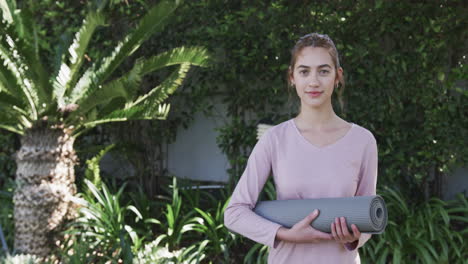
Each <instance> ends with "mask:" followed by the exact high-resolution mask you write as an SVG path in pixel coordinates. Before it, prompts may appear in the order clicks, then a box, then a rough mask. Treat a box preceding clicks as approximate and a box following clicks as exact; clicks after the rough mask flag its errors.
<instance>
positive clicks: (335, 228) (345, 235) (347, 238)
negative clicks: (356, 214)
mask: <svg viewBox="0 0 468 264" xmlns="http://www.w3.org/2000/svg"><path fill="white" fill-rule="evenodd" d="M351 229H352V231H353V232H352V233H350V232H349V231H348V226H347V225H346V219H345V218H344V217H339V218H335V222H333V223H331V231H332V236H333V238H334V239H335V241H337V242H340V243H343V244H346V243H353V242H356V241H357V240H359V238H360V237H361V232H359V229H358V228H357V226H356V225H355V224H352V225H351Z"/></svg>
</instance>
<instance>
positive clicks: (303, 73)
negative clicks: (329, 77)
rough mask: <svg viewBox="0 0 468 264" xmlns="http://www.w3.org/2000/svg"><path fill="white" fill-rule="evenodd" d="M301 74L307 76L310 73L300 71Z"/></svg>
mask: <svg viewBox="0 0 468 264" xmlns="http://www.w3.org/2000/svg"><path fill="white" fill-rule="evenodd" d="M299 73H300V74H301V75H305V74H307V73H308V71H299Z"/></svg>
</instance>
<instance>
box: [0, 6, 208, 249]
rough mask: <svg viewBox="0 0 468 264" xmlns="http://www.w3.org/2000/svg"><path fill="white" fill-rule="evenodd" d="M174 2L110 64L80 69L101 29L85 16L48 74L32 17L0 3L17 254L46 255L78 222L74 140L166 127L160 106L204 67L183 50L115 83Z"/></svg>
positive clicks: (3, 110) (153, 14)
mask: <svg viewBox="0 0 468 264" xmlns="http://www.w3.org/2000/svg"><path fill="white" fill-rule="evenodd" d="M178 2H179V1H177V3H174V2H171V1H169V0H166V1H162V2H161V3H159V4H157V5H156V6H155V7H153V8H151V9H150V10H149V11H148V12H147V14H146V15H145V16H143V17H142V18H141V20H140V21H139V23H138V25H137V26H136V27H135V28H134V29H133V30H132V31H131V32H130V33H128V34H127V35H126V36H125V37H124V38H123V40H122V41H120V42H119V43H118V44H117V45H116V46H115V48H114V49H113V51H112V53H111V54H110V55H109V56H108V57H105V58H103V59H102V60H99V61H97V62H96V63H94V64H93V65H92V66H91V67H89V68H87V69H81V68H82V67H81V66H82V64H83V58H84V57H85V52H86V50H87V48H88V44H89V42H90V39H91V37H92V35H93V32H94V31H95V30H96V28H97V27H99V26H101V25H104V23H105V17H104V15H103V11H102V9H101V8H98V9H96V10H93V11H89V13H88V14H87V16H86V18H85V19H84V20H83V24H82V26H81V28H80V30H79V31H78V32H77V33H76V34H75V37H74V39H73V42H72V44H71V46H70V47H69V49H68V53H67V54H62V56H61V57H62V58H63V59H62V61H61V63H60V65H57V66H59V67H57V68H58V69H59V70H57V71H56V72H53V71H50V70H49V69H48V68H46V66H45V65H44V63H43V62H44V60H43V59H42V58H41V56H40V50H39V49H40V47H39V45H38V43H39V39H38V37H37V25H36V24H35V23H34V22H33V21H32V19H31V14H30V13H31V12H30V11H28V10H27V9H23V10H17V7H16V3H15V1H14V0H0V8H1V10H2V21H1V24H0V33H1V35H0V128H3V129H6V130H8V131H11V132H13V133H17V134H19V135H21V148H20V149H19V150H18V152H17V154H16V163H17V171H16V183H17V188H16V190H15V193H14V198H13V200H14V212H15V213H14V214H15V216H14V219H15V245H14V246H15V250H16V251H17V252H21V253H27V254H34V255H38V256H42V257H44V256H46V255H48V254H49V252H50V250H51V247H52V246H51V245H52V239H53V238H54V234H56V232H57V231H59V230H60V226H61V225H62V224H63V223H64V221H65V220H66V219H73V218H74V217H75V215H76V210H75V206H74V203H73V202H72V198H73V195H74V194H75V193H76V186H75V184H74V181H75V174H74V166H75V165H76V164H77V158H76V154H75V151H74V148H73V143H74V141H75V139H76V138H77V137H78V136H80V135H82V134H83V133H84V132H86V131H87V130H89V129H91V128H93V127H95V126H97V125H99V124H103V123H108V122H122V121H126V120H142V119H164V118H165V117H166V116H167V114H168V111H169V105H168V104H162V102H163V101H164V100H165V99H166V98H167V97H168V96H169V95H170V94H172V93H173V92H174V91H175V90H176V89H177V87H179V86H180V85H181V83H182V81H183V79H184V77H185V76H186V73H187V72H188V70H189V68H190V66H191V65H196V66H206V63H207V59H208V55H207V52H206V50H205V49H203V48H201V47H181V48H175V49H173V50H170V51H167V52H164V53H161V54H159V55H155V56H153V57H150V58H139V59H137V60H136V61H135V62H134V63H133V67H132V68H131V69H130V70H129V71H128V72H126V73H124V74H121V75H119V76H117V77H116V76H115V75H116V73H115V70H116V69H117V68H118V66H119V65H120V64H121V63H122V62H123V61H124V60H125V59H126V58H128V57H129V56H130V55H132V54H133V53H134V52H135V51H136V50H137V49H138V48H139V47H140V45H141V44H142V43H143V42H144V41H145V40H146V39H148V38H149V37H150V36H151V35H152V34H154V33H155V32H159V31H161V30H162V29H163V28H164V26H165V25H166V24H167V22H168V19H169V17H170V15H171V14H172V13H173V12H174V10H175V9H176V7H177V6H178ZM167 66H176V67H177V68H176V69H175V70H174V71H173V72H172V73H171V74H170V75H169V76H168V77H167V78H166V79H165V80H164V81H162V82H161V83H160V84H158V85H155V87H154V88H153V89H152V90H150V91H149V92H148V93H146V94H143V95H139V94H138V93H137V92H138V88H139V84H140V82H141V80H142V77H143V76H145V75H147V74H149V73H151V72H154V71H156V70H158V69H161V68H163V67H167ZM51 68H52V67H51Z"/></svg>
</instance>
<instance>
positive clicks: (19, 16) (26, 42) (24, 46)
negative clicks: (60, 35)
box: [0, 0, 51, 102]
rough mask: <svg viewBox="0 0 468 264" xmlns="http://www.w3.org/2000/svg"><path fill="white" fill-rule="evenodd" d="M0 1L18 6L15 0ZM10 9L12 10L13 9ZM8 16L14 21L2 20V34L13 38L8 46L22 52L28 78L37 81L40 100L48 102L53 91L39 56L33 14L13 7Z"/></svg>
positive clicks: (22, 60) (3, 4)
mask: <svg viewBox="0 0 468 264" xmlns="http://www.w3.org/2000/svg"><path fill="white" fill-rule="evenodd" d="M0 2H3V3H2V4H0V5H1V6H11V7H12V9H13V8H16V4H15V3H14V1H8V0H7V1H5V0H0ZM7 2H8V3H7ZM6 9H7V8H5V9H2V10H3V11H4V10H6ZM8 10H9V11H11V9H8ZM7 13H8V12H7ZM4 15H5V11H4ZM8 16H12V17H13V20H12V21H13V23H9V22H8V20H5V21H2V22H1V26H0V28H1V29H0V32H1V33H2V35H4V36H8V37H9V38H10V39H11V40H9V41H8V45H6V46H9V47H10V48H13V49H12V51H16V52H17V53H18V54H21V63H22V64H24V65H26V66H27V69H28V71H27V72H26V73H27V75H28V78H29V79H30V80H34V82H35V89H36V90H37V95H38V98H39V100H40V101H46V102H47V101H49V100H50V96H51V92H50V89H49V81H48V78H47V76H48V74H47V72H46V71H45V69H44V66H43V65H44V64H43V61H42V60H41V58H40V56H39V44H38V42H39V38H38V35H37V28H36V27H37V24H36V23H34V21H33V19H32V14H31V12H29V10H28V9H22V10H16V9H13V12H12V13H11V14H9V15H8ZM6 39H8V38H6Z"/></svg>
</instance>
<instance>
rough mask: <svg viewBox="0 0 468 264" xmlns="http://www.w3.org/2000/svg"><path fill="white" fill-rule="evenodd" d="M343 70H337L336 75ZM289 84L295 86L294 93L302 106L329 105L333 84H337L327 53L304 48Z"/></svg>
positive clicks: (334, 71) (318, 49)
mask: <svg viewBox="0 0 468 264" xmlns="http://www.w3.org/2000/svg"><path fill="white" fill-rule="evenodd" d="M342 73H343V69H342V68H338V74H340V75H341V74H342ZM290 80H291V82H292V83H293V84H294V85H295V86H296V92H297V95H298V96H299V98H300V99H301V105H302V106H309V107H314V108H318V107H321V106H323V105H325V104H328V103H329V104H330V105H331V97H332V94H333V90H334V87H335V84H338V78H337V71H336V70H335V64H334V63H333V61H332V58H331V56H330V54H329V53H328V51H327V50H326V49H324V48H315V47H305V48H303V49H302V50H301V52H300V53H299V54H298V56H297V58H296V64H295V65H294V69H293V72H292V74H290Z"/></svg>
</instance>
